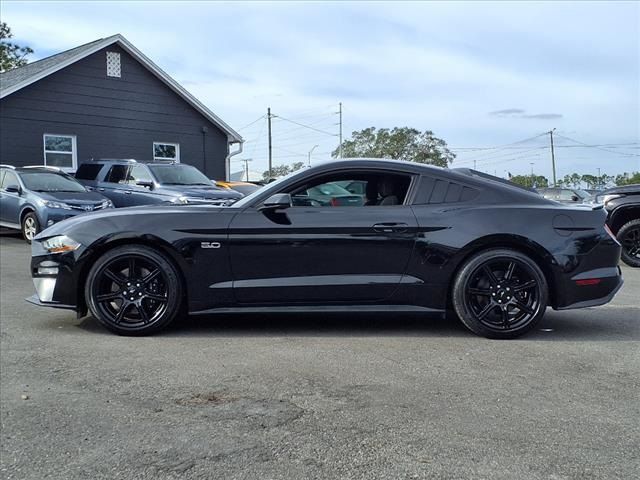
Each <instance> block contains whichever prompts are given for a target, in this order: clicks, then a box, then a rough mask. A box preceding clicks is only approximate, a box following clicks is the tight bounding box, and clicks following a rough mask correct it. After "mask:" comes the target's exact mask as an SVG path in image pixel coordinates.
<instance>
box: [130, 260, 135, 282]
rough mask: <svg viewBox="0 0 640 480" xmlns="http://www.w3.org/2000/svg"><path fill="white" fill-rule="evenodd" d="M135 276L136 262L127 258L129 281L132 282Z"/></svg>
mask: <svg viewBox="0 0 640 480" xmlns="http://www.w3.org/2000/svg"><path fill="white" fill-rule="evenodd" d="M135 274H136V260H135V258H133V257H129V280H132V279H133V278H134V277H135Z"/></svg>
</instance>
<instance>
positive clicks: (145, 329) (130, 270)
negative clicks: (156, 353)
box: [84, 245, 183, 336]
mask: <svg viewBox="0 0 640 480" xmlns="http://www.w3.org/2000/svg"><path fill="white" fill-rule="evenodd" d="M182 289H183V286H182V280H181V277H180V275H179V273H178V271H177V270H176V267H174V265H173V264H172V263H171V262H170V261H169V260H168V259H167V258H166V257H165V256H164V255H162V254H161V253H159V252H158V251H156V250H154V249H152V248H149V247H145V246H139V245H132V246H123V247H118V248H114V249H113V250H109V251H108V252H107V253H105V254H104V255H102V256H101V257H100V258H99V259H98V260H97V261H96V262H95V264H94V265H93V266H92V267H91V270H90V271H89V274H88V275H87V280H86V282H85V288H84V295H85V299H86V302H87V306H88V307H89V311H90V312H91V314H92V315H93V316H94V317H95V318H96V319H97V320H98V321H99V322H100V323H101V324H102V325H104V326H105V327H106V328H107V329H108V330H110V331H112V332H114V333H117V334H119V335H129V336H140V335H150V334H152V333H155V332H158V331H160V330H162V329H163V328H165V327H167V326H168V325H169V324H170V323H171V322H172V321H174V320H175V319H176V317H177V316H178V314H179V313H180V310H181V306H182Z"/></svg>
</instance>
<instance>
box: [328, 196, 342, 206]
mask: <svg viewBox="0 0 640 480" xmlns="http://www.w3.org/2000/svg"><path fill="white" fill-rule="evenodd" d="M329 203H331V206H332V207H339V206H340V202H339V200H338V199H337V198H332V199H331V201H330V202H329Z"/></svg>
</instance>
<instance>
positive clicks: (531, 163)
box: [529, 162, 535, 188]
mask: <svg viewBox="0 0 640 480" xmlns="http://www.w3.org/2000/svg"><path fill="white" fill-rule="evenodd" d="M529 165H531V188H533V166H534V165H535V164H534V163H533V162H529Z"/></svg>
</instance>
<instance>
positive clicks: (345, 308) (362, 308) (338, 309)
mask: <svg viewBox="0 0 640 480" xmlns="http://www.w3.org/2000/svg"><path fill="white" fill-rule="evenodd" d="M348 312H355V313H362V312H365V313H366V312H381V313H383V312H406V313H409V312H414V313H430V314H440V315H444V314H445V313H446V310H440V309H437V308H428V307H420V306H416V305H284V306H268V307H221V308H210V309H207V310H199V311H195V312H189V315H208V314H213V313H348Z"/></svg>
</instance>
